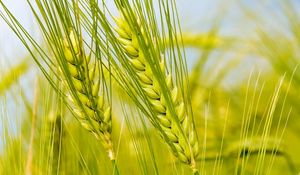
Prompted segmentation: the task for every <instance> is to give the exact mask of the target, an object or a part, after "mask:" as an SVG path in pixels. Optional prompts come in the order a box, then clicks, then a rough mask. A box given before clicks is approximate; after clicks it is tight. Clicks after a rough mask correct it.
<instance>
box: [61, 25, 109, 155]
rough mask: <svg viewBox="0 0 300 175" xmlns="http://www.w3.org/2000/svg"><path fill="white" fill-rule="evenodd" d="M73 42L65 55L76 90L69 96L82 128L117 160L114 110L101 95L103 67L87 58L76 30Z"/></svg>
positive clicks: (69, 44) (66, 44)
mask: <svg viewBox="0 0 300 175" xmlns="http://www.w3.org/2000/svg"><path fill="white" fill-rule="evenodd" d="M69 41H70V42H68V40H67V39H64V41H63V45H64V56H65V59H66V62H67V67H68V70H69V72H70V75H71V78H70V79H71V81H72V83H73V85H74V87H75V90H76V92H75V93H72V94H71V93H70V94H69V95H68V97H69V101H70V102H71V103H73V106H74V113H75V114H76V117H77V119H78V120H79V122H80V123H81V125H82V126H83V127H84V128H85V129H87V130H88V131H90V132H91V133H93V134H94V135H95V137H96V138H97V139H99V140H100V141H101V142H102V144H103V146H104V148H105V149H106V150H107V152H108V156H109V157H110V159H111V160H114V159H115V157H114V151H113V145H112V141H111V130H112V120H111V107H110V106H109V105H108V104H106V103H105V102H104V96H103V95H99V94H100V93H99V92H100V79H99V77H97V74H99V69H100V68H99V65H98V64H97V63H96V62H94V63H92V61H91V59H90V57H85V54H84V51H83V48H82V47H80V42H79V37H78V36H77V35H76V34H75V32H74V31H73V30H71V31H70V33H69Z"/></svg>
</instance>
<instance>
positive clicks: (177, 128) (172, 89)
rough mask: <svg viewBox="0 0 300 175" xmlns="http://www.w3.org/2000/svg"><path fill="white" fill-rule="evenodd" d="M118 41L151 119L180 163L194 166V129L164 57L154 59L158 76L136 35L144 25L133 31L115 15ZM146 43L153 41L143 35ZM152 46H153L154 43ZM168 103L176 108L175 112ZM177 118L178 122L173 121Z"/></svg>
mask: <svg viewBox="0 0 300 175" xmlns="http://www.w3.org/2000/svg"><path fill="white" fill-rule="evenodd" d="M115 21H116V23H117V29H116V31H117V33H118V35H119V37H118V41H119V43H120V44H121V45H122V47H123V50H124V52H125V53H126V54H127V56H128V61H129V64H130V65H131V66H132V68H133V70H134V72H135V73H136V76H137V77H138V81H139V84H140V86H141V87H142V89H143V91H144V93H145V95H146V97H147V99H148V101H149V102H150V104H151V105H152V109H153V110H154V112H155V113H156V116H155V118H154V120H155V121H156V122H157V123H158V124H159V126H160V128H161V129H159V130H160V132H161V134H162V135H164V136H165V137H163V138H164V140H165V141H166V143H167V144H168V145H169V147H170V148H171V150H172V153H173V154H174V155H175V156H176V157H177V158H178V159H179V160H180V161H181V162H183V163H186V164H188V165H190V166H192V168H193V170H194V169H195V170H196V168H195V159H196V157H197V155H198V153H199V148H198V141H197V137H196V133H195V130H194V127H193V124H192V122H191V118H190V117H189V115H188V113H187V111H186V107H185V103H184V100H183V97H182V96H181V93H180V92H179V90H178V88H177V86H176V85H175V84H174V83H173V80H172V75H171V73H169V72H168V71H167V70H166V64H165V62H164V59H163V58H159V60H157V61H158V62H159V65H160V69H161V72H162V73H163V77H157V76H156V75H155V74H154V73H153V71H152V69H151V66H150V65H149V64H150V63H149V61H148V60H149V59H147V58H146V57H145V54H144V52H143V50H142V49H141V45H143V44H140V42H139V39H138V37H139V36H138V35H140V37H143V36H144V34H143V31H144V30H143V27H142V26H141V25H139V26H138V27H139V28H140V31H141V33H136V32H134V31H133V30H132V29H131V27H130V25H129V23H128V22H127V21H126V20H125V18H124V17H121V18H116V19H115ZM145 41H146V43H147V44H152V43H150V42H149V40H147V38H145ZM154 48H156V47H155V46H154ZM158 79H163V80H164V81H165V83H166V85H167V88H168V91H169V92H168V93H170V96H171V99H170V100H169V101H167V99H165V98H164V95H163V92H162V91H163V90H164V89H163V88H162V87H161V84H160V83H159V82H158ZM167 103H169V104H171V105H172V107H173V109H175V113H176V115H175V116H174V115H173V114H172V113H171V112H170V111H171V109H169V107H168V105H166V104H167ZM176 121H179V125H178V124H177V123H176Z"/></svg>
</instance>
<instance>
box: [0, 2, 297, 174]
mask: <svg viewBox="0 0 300 175" xmlns="http://www.w3.org/2000/svg"><path fill="white" fill-rule="evenodd" d="M0 2H1V4H0V6H1V8H0V15H1V17H2V18H1V19H0V20H3V19H5V17H4V16H5V13H6V12H5V11H4V10H3V9H4V8H3V7H4V4H6V3H7V2H5V1H3V2H2V1H1V0H0ZM227 2H228V3H227ZM2 3H3V4H2ZM195 4H196V3H195ZM189 5H190V6H192V5H193V3H191V4H189V3H188V2H186V1H184V2H183V1H178V3H177V8H178V12H179V19H180V20H179V22H180V23H181V25H182V26H181V27H182V31H181V32H182V34H181V35H182V43H183V44H182V45H180V47H181V48H182V49H184V50H185V54H186V56H185V57H186V60H187V66H188V78H189V81H188V82H189V85H188V86H189V93H190V97H191V99H190V100H191V106H192V109H193V115H194V122H195V127H196V130H197V133H198V140H199V150H200V153H199V156H198V158H197V159H196V164H197V169H198V170H199V174H201V175H204V174H207V175H209V174H222V175H223V174H225V175H227V174H228V175H230V174H237V175H239V174H245V175H248V174H270V175H282V174H291V175H299V174H300V149H299V148H300V135H299V133H300V93H299V90H300V68H299V63H300V3H299V2H298V1H296V0H276V1H271V0H270V1H259V0H257V1H253V2H249V1H243V0H231V1H226V2H221V1H220V2H219V1H216V2H215V3H212V2H206V1H201V2H199V3H198V5H202V6H201V9H206V8H205V6H204V7H203V5H207V8H212V7H214V8H212V9H216V10H214V12H215V11H216V12H215V13H214V14H210V16H208V17H207V18H209V20H208V19H206V18H205V17H203V16H205V14H203V13H200V15H199V16H196V15H195V16H193V18H191V14H190V12H189V10H188V9H187V8H188V7H189ZM10 6H11V5H10ZM194 8H195V7H193V8H192V7H191V9H192V10H194ZM196 9H197V8H196ZM194 11H195V10H194ZM205 12H206V11H205ZM3 15H4V16H3ZM16 15H17V14H16ZM239 15H241V16H239ZM184 18H188V19H184ZM238 18H240V19H238ZM233 20H238V22H235V21H233ZM3 24H4V25H6V24H5V23H3ZM202 25H203V27H202ZM30 31H32V32H33V33H35V34H36V33H39V29H32V30H30ZM36 31H38V32H36ZM0 32H1V31H0ZM10 35H12V36H13V35H14V34H13V32H11V33H10ZM32 35H34V34H32ZM37 35H39V34H37ZM4 38H5V37H1V39H2V40H3V39H4ZM18 42H19V41H18ZM3 43H5V41H3V42H2V41H1V44H0V51H2V50H3V49H1V45H3ZM20 43H21V42H20ZM20 43H19V44H20ZM39 44H40V46H41V47H42V48H45V50H46V49H48V47H49V46H47V44H45V43H43V42H42V41H41V43H39ZM21 46H22V44H21ZM170 47H171V46H170ZM3 48H6V47H5V46H3ZM20 50H21V51H22V54H20V53H18V51H16V49H14V48H8V50H5V51H3V53H4V54H0V59H1V62H0V63H1V64H0V123H1V126H0V138H1V140H0V174H1V175H2V174H3V175H10V174H12V175H14V174H16V175H19V174H26V175H30V174H101V175H102V174H114V173H115V172H114V167H113V165H112V164H111V162H110V160H109V158H108V157H107V155H106V151H105V149H104V148H103V147H102V145H101V144H100V142H99V141H98V140H96V139H95V137H94V136H93V135H92V134H91V133H89V132H87V131H86V130H85V129H83V128H82V127H81V126H80V123H79V122H78V121H77V119H76V118H74V116H73V115H72V109H71V111H70V109H69V107H68V105H66V104H65V103H64V101H63V100H62V98H61V95H59V94H58V93H57V91H56V90H55V89H54V88H53V87H52V86H51V85H50V83H49V81H48V79H47V78H45V76H44V75H43V73H42V71H41V70H40V69H39V66H37V64H36V63H35V62H34V59H33V58H32V55H30V53H28V52H27V51H24V50H25V49H24V46H23V47H22V48H20ZM23 51H24V54H23ZM8 52H9V53H10V54H7V53H8ZM14 54H15V55H16V56H15V60H12V59H11V60H9V59H10V58H12V57H14ZM31 54H32V53H31ZM34 54H35V53H34ZM50 76H53V77H54V75H52V74H50ZM55 83H59V82H55ZM110 88H111V91H112V92H113V95H112V97H111V98H112V104H113V105H114V116H115V117H114V118H113V119H112V120H113V121H112V123H113V128H112V138H113V143H114V148H115V150H116V164H117V166H118V169H119V172H120V174H124V175H127V174H128V175H131V174H133V175H135V174H180V175H181V174H192V172H191V170H190V167H188V166H186V165H184V164H181V163H180V162H179V161H178V160H177V159H176V158H174V156H173V155H172V153H171V151H170V150H169V149H168V147H167V144H166V143H164V141H163V140H162V139H161V137H160V135H159V134H158V133H157V132H156V128H155V127H154V126H153V125H151V122H150V121H149V120H148V119H147V118H146V117H145V114H143V113H142V112H141V110H140V109H139V108H138V107H137V106H136V105H135V104H134V102H133V101H132V100H130V99H129V97H128V96H127V95H126V94H125V93H124V90H123V89H121V88H120V87H119V86H118V85H117V83H116V82H114V81H113V82H112V85H111V87H110ZM124 94H125V95H124Z"/></svg>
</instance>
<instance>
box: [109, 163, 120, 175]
mask: <svg viewBox="0 0 300 175" xmlns="http://www.w3.org/2000/svg"><path fill="white" fill-rule="evenodd" d="M111 163H112V166H113V175H119V174H120V173H119V169H118V166H117V164H116V160H115V159H113V160H111Z"/></svg>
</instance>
